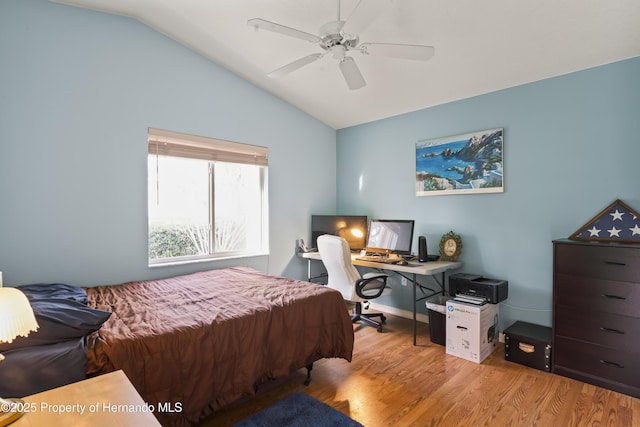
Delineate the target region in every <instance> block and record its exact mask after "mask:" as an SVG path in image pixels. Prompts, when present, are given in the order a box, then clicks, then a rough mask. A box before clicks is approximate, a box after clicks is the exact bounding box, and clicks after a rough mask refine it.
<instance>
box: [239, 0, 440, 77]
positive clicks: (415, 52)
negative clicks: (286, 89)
mask: <svg viewBox="0 0 640 427" xmlns="http://www.w3.org/2000/svg"><path fill="white" fill-rule="evenodd" d="M389 4H390V0H360V2H359V3H358V4H357V5H356V7H355V9H354V10H353V12H352V13H351V15H350V16H349V18H348V19H347V20H346V21H342V20H340V0H338V19H337V20H336V21H330V22H327V23H326V24H324V25H322V26H321V27H320V29H319V31H318V34H319V35H317V36H316V35H314V34H310V33H307V32H304V31H300V30H298V29H295V28H292V27H287V26H286V25H281V24H277V23H275V22H271V21H267V20H265V19H261V18H253V19H249V20H248V21H247V25H249V26H252V27H253V28H254V29H255V30H259V29H262V30H267V31H271V32H274V33H279V34H282V35H285V36H288V37H294V38H297V39H301V40H305V41H307V42H311V43H316V44H318V46H320V48H321V49H322V50H323V51H324V52H320V53H314V54H311V55H307V56H305V57H302V58H300V59H297V60H295V61H293V62H291V63H289V64H286V65H284V66H282V67H280V68H277V69H276V70H273V71H272V72H270V73H269V74H268V76H269V77H275V78H279V77H283V76H286V75H287V74H290V73H292V72H294V71H296V70H299V69H300V68H302V67H305V66H307V65H309V64H311V63H313V62H316V61H318V60H320V59H322V58H323V57H324V56H325V55H326V54H327V53H331V56H333V58H334V59H336V60H337V61H338V67H339V68H340V71H341V72H342V76H343V77H344V79H345V81H346V83H347V86H348V87H349V89H351V90H356V89H360V88H362V87H364V86H366V84H367V83H366V81H365V79H364V77H363V76H362V73H361V72H360V69H359V68H358V65H357V64H356V62H355V60H354V59H353V57H351V56H347V52H349V51H351V50H353V51H355V52H360V53H361V54H363V55H375V56H384V57H389V58H396V59H409V60H414V61H427V60H429V59H430V58H431V57H432V56H433V54H434V52H435V49H434V48H433V47H432V46H425V45H412V44H395V43H372V42H367V43H362V44H359V43H360V37H359V34H360V33H361V32H362V31H363V30H364V29H365V28H366V27H368V26H369V24H371V22H373V20H374V19H375V18H376V17H377V16H378V15H379V14H380V13H381V12H382V10H383V9H384V8H385V7H387V6H388V5H389Z"/></svg>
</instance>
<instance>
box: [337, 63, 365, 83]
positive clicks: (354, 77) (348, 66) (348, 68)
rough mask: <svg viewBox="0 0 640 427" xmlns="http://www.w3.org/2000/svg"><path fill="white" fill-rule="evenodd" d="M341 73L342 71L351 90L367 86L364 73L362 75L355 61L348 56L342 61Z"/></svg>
mask: <svg viewBox="0 0 640 427" xmlns="http://www.w3.org/2000/svg"><path fill="white" fill-rule="evenodd" d="M340 71H342V75H343V76H344V79H345V80H346V82H347V86H349V89H351V90H356V89H360V88H361V87H364V86H366V85H367V82H365V81H364V77H362V73H360V69H359V68H358V66H357V65H356V61H354V60H353V58H352V57H350V56H346V57H345V58H344V59H342V60H341V61H340Z"/></svg>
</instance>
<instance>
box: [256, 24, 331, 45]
mask: <svg viewBox="0 0 640 427" xmlns="http://www.w3.org/2000/svg"><path fill="white" fill-rule="evenodd" d="M247 25H249V26H251V27H253V28H254V29H255V30H256V31H257V30H258V29H261V30H267V31H272V32H274V33H280V34H284V35H285V36H289V37H295V38H297V39H302V40H306V41H308V42H311V43H317V42H319V41H320V37H318V36H314V35H313V34H309V33H305V32H304V31H300V30H296V29H295V28H291V27H287V26H284V25H280V24H276V23H275V22H271V21H267V20H265V19H260V18H253V19H249V20H248V21H247Z"/></svg>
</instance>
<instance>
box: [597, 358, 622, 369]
mask: <svg viewBox="0 0 640 427" xmlns="http://www.w3.org/2000/svg"><path fill="white" fill-rule="evenodd" d="M600 363H602V364H603V365H607V366H611V367H614V368H620V369H624V366H622V365H621V364H619V363H616V362H609V361H608V360H602V359H600Z"/></svg>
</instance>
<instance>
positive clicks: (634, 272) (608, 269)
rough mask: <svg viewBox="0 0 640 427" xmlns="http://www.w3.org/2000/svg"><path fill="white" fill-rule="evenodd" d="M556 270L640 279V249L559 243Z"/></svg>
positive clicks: (556, 252)
mask: <svg viewBox="0 0 640 427" xmlns="http://www.w3.org/2000/svg"><path fill="white" fill-rule="evenodd" d="M554 258H555V259H554V264H555V272H556V273H559V274H568V275H572V276H585V277H594V278H600V279H608V280H620V281H623V282H640V267H639V266H640V249H635V248H627V247H615V246H603V245H594V246H589V245H575V244H556V245H555V254H554Z"/></svg>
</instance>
